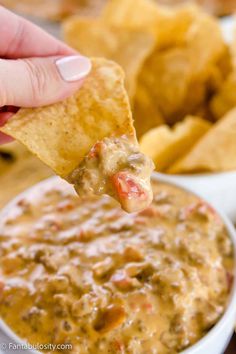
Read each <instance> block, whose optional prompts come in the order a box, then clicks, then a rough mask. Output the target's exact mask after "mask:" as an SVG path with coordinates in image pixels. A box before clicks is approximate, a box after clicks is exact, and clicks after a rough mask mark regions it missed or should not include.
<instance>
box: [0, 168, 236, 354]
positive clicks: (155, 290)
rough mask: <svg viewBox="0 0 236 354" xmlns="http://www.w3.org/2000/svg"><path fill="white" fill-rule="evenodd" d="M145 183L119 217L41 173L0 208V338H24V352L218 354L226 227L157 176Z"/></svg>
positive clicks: (232, 306)
mask: <svg viewBox="0 0 236 354" xmlns="http://www.w3.org/2000/svg"><path fill="white" fill-rule="evenodd" d="M153 189H154V201H153V203H152V205H151V206H150V207H149V208H147V209H145V210H144V211H142V212H139V213H134V214H127V213H125V212H124V211H122V210H121V209H120V207H119V205H118V204H117V202H115V201H114V200H112V199H110V198H109V197H106V196H104V197H100V198H97V197H94V198H86V197H85V198H83V199H79V198H78V196H76V195H75V193H74V192H73V190H72V188H71V186H70V185H68V184H67V183H66V182H64V181H62V180H60V179H59V178H57V177H53V178H50V179H49V180H46V181H44V182H41V183H39V184H37V185H36V186H34V187H33V188H31V189H29V190H27V191H25V192H24V193H22V194H21V195H19V196H18V197H16V198H15V199H14V200H13V201H12V202H10V203H9V204H8V205H7V206H6V207H5V208H4V209H3V210H2V211H1V213H0V229H1V233H0V255H1V258H0V316H1V323H0V329H1V330H2V332H3V333H4V335H5V343H7V341H8V343H9V342H11V343H12V342H15V343H18V344H19V345H20V344H21V345H23V343H27V342H28V343H31V344H32V345H34V349H35V350H31V349H30V350H29V351H28V352H30V353H32V352H33V353H38V352H41V349H43V346H44V349H46V351H45V352H46V353H52V352H54V353H57V351H55V350H54V351H52V345H54V346H59V347H60V346H62V347H60V348H61V349H63V348H66V346H68V345H69V347H67V348H73V349H72V350H71V351H70V352H71V353H76V354H77V353H80V352H81V353H82V352H83V353H96V354H97V353H108V352H110V353H127V354H128V353H140V354H141V353H145V352H148V353H150V354H151V353H152V354H155V353H158V354H170V353H171V354H174V353H182V354H206V353H210V354H222V353H223V350H224V348H225V347H226V345H227V343H228V341H229V338H230V336H231V335H232V333H233V327H234V321H235V318H236V284H235V277H236V270H235V240H236V236H235V230H234V227H233V226H232V224H231V223H230V221H229V220H228V218H227V217H225V216H224V215H223V214H222V213H221V212H220V211H218V210H216V209H214V208H212V207H211V206H210V205H209V204H208V203H206V202H205V201H203V200H202V199H201V198H200V197H198V196H196V195H195V194H193V193H192V192H189V191H188V190H186V189H183V188H182V187H179V186H178V184H176V183H175V184H173V183H169V182H168V181H167V180H166V179H165V177H163V176H159V175H156V174H154V175H153ZM50 345H51V347H50ZM63 346H64V347H63ZM70 346H71V347H70ZM59 347H58V349H59ZM7 348H8V345H6V349H7ZM18 348H19V347H18ZM54 348H55V347H54ZM4 352H7V351H5V349H4ZM8 352H9V353H12V350H9V351H8ZM24 352H25V351H24Z"/></svg>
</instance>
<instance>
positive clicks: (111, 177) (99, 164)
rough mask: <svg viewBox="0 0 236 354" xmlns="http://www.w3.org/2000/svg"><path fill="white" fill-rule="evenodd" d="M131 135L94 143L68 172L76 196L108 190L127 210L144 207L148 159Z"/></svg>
mask: <svg viewBox="0 0 236 354" xmlns="http://www.w3.org/2000/svg"><path fill="white" fill-rule="evenodd" d="M135 140H136V139H134V137H127V136H121V137H119V138H117V137H111V138H105V139H103V140H102V141H100V142H98V143H96V144H95V145H94V146H93V148H92V149H91V151H90V153H89V154H88V155H87V156H86V157H85V158H84V160H83V161H82V163H80V165H79V166H78V167H77V168H76V169H75V170H74V171H73V172H72V174H71V175H70V176H69V181H70V182H71V183H73V184H74V185H75V189H76V191H77V193H78V194H79V195H80V196H88V195H94V194H96V195H102V194H108V195H110V196H112V197H113V198H115V199H117V200H118V201H119V203H120V204H121V207H122V208H123V209H124V210H126V211H127V212H137V211H140V210H143V209H145V208H146V207H148V206H149V204H150V203H151V201H152V197H153V193H152V189H151V183H150V178H151V173H152V171H153V170H154V164H153V162H152V160H151V159H150V158H149V157H147V156H145V155H144V154H142V153H141V152H140V151H139V146H138V143H137V142H136V141H135Z"/></svg>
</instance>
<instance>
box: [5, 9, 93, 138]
mask: <svg viewBox="0 0 236 354" xmlns="http://www.w3.org/2000/svg"><path fill="white" fill-rule="evenodd" d="M0 33H1V35H0V125H3V124H4V123H5V122H6V121H7V119H9V118H10V117H11V116H12V115H13V114H14V112H16V111H17V107H37V106H43V105H47V104H51V103H55V102H57V101H60V100H62V99H64V98H66V97H68V96H70V95H71V94H72V93H74V92H75V91H76V90H78V89H79V88H80V86H81V85H82V82H83V78H85V77H86V75H87V74H88V73H89V71H90V69H91V63H90V61H89V59H88V58H86V57H84V56H81V55H79V54H78V53H77V52H76V51H74V50H73V49H72V48H70V47H68V46H67V45H66V44H64V43H62V42H60V41H59V40H56V39H55V38H53V37H52V36H50V35H49V34H47V33H46V32H44V31H43V30H41V29H40V28H39V27H37V26H35V25H34V24H32V23H30V22H29V21H27V20H25V19H23V18H21V17H19V16H17V15H15V14H13V13H12V12H10V11H8V10H6V9H5V8H3V7H2V6H0ZM1 58H2V59H1ZM8 141H10V138H9V137H7V136H6V135H4V134H2V133H0V144H2V143H5V142H8Z"/></svg>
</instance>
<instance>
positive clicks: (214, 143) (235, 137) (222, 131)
mask: <svg viewBox="0 0 236 354" xmlns="http://www.w3.org/2000/svg"><path fill="white" fill-rule="evenodd" d="M235 169H236V108H235V109H233V110H232V111H230V112H229V113H228V114H227V115H226V116H225V117H224V118H222V119H221V120H219V121H218V122H217V123H216V124H215V125H213V127H212V128H211V129H210V130H209V131H208V132H207V133H206V134H205V135H204V136H203V137H202V139H200V140H199V142H198V143H197V144H196V145H195V146H194V147H193V149H192V150H191V151H190V152H189V153H188V154H187V155H186V156H185V157H183V158H182V159H181V160H178V161H177V162H176V163H175V164H174V165H173V166H172V167H171V168H170V169H169V170H168V172H170V173H189V172H202V171H216V172H218V171H228V170H235Z"/></svg>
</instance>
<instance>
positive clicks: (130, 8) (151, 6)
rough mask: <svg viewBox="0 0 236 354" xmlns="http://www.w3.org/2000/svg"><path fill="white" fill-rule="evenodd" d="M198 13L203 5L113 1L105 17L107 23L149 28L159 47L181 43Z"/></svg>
mask: <svg viewBox="0 0 236 354" xmlns="http://www.w3.org/2000/svg"><path fill="white" fill-rule="evenodd" d="M199 12H200V8H198V7H196V6H194V5H192V4H191V5H186V4H185V5H184V6H178V7H175V8H173V9H172V8H170V7H166V6H161V5H157V3H156V2H155V1H152V0H111V1H109V2H108V4H107V6H106V7H105V9H104V11H103V14H102V19H103V21H105V22H106V23H108V24H112V25H116V26H121V27H125V28H132V29H145V30H148V31H150V32H151V33H153V34H154V35H155V38H156V43H157V45H158V47H159V48H160V47H168V46H170V45H174V44H175V45H176V44H177V43H181V42H182V41H183V40H184V38H185V33H186V31H187V29H188V28H189V26H190V25H191V24H192V22H193V21H194V19H195V18H196V17H197V16H198V15H199Z"/></svg>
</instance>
